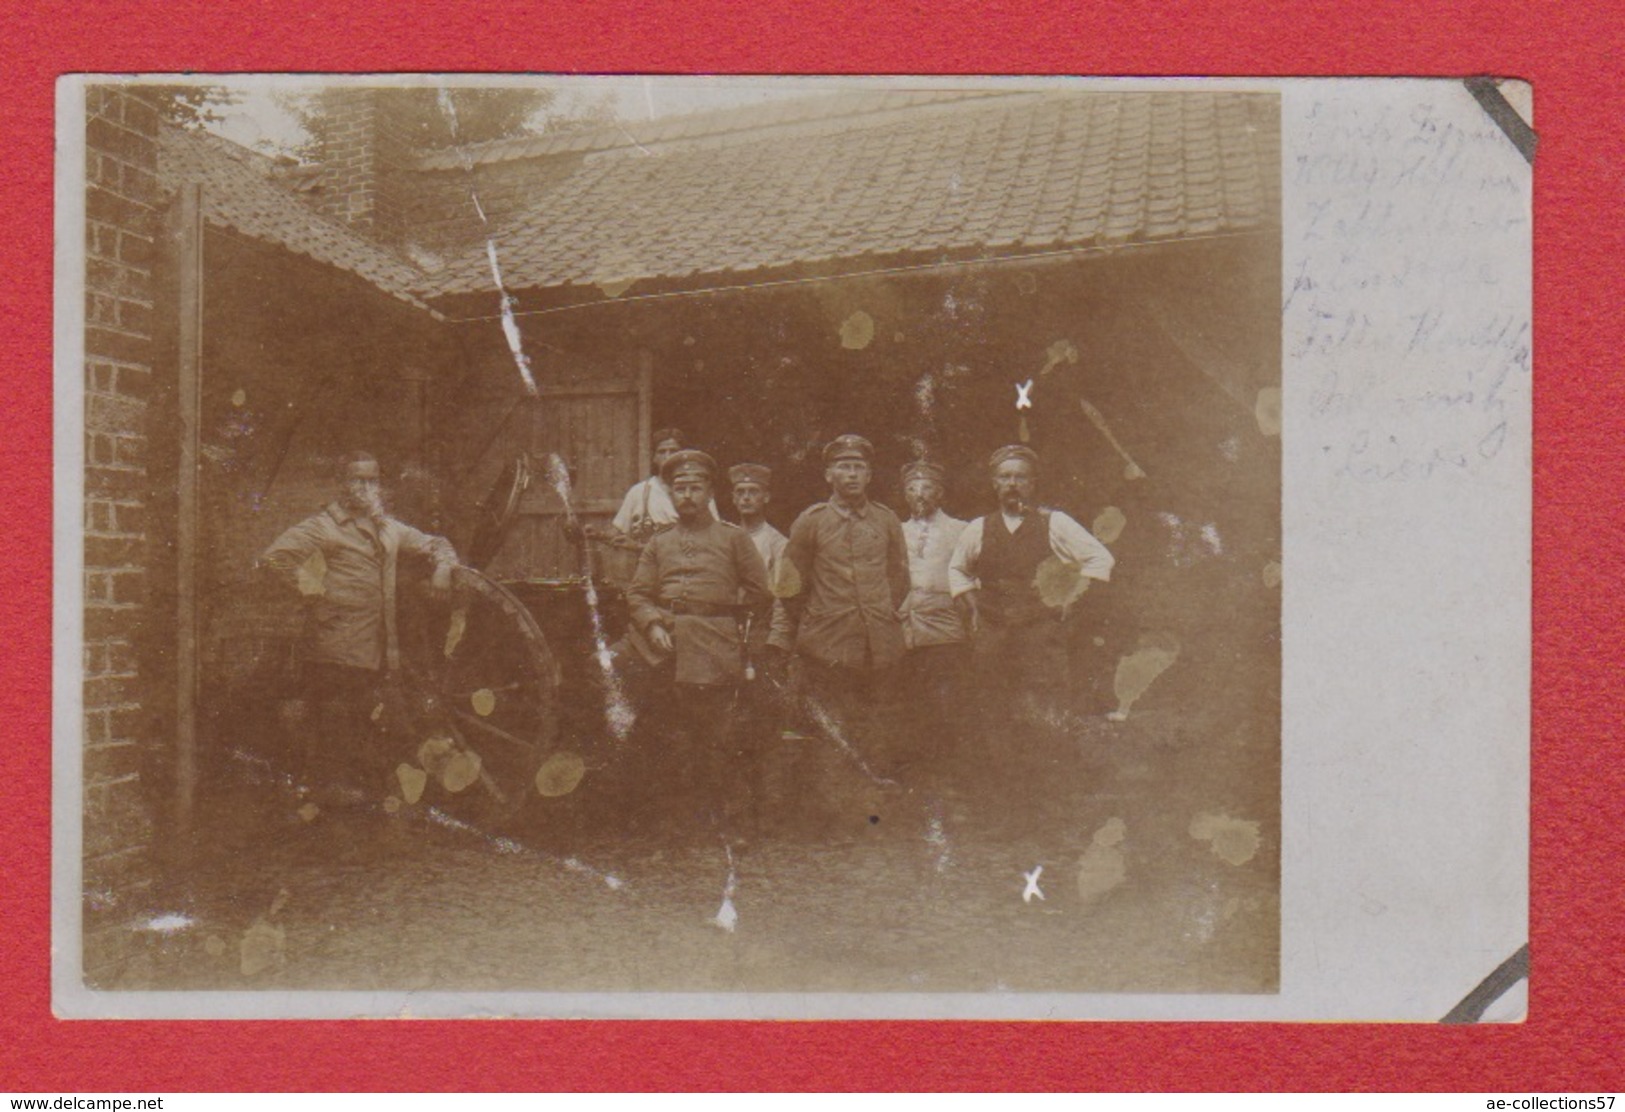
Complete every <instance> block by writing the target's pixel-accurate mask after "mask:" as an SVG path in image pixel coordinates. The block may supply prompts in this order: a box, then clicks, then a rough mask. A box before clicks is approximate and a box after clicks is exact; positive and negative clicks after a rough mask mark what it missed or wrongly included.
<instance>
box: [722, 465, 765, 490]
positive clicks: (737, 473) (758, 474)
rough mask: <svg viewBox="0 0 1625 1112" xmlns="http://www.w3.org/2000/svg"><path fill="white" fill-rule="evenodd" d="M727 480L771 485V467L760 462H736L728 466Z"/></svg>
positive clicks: (735, 482) (736, 482)
mask: <svg viewBox="0 0 1625 1112" xmlns="http://www.w3.org/2000/svg"><path fill="white" fill-rule="evenodd" d="M728 481H729V482H730V483H734V484H738V483H755V484H756V485H757V486H764V487H765V486H772V485H773V469H772V468H771V467H768V466H767V465H766V464H762V463H736V464H734V465H733V466H732V467H730V468H728Z"/></svg>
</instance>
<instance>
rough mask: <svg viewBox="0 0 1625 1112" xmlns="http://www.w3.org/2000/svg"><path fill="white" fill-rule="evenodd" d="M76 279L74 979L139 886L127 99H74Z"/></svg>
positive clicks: (138, 297)
mask: <svg viewBox="0 0 1625 1112" xmlns="http://www.w3.org/2000/svg"><path fill="white" fill-rule="evenodd" d="M87 96H88V103H87V108H88V118H87V122H86V130H85V138H86V156H85V157H86V166H85V174H86V181H87V192H86V198H85V203H86V217H87V225H86V229H85V237H86V254H87V262H86V271H85V318H86V330H85V391H86V394H85V577H84V589H85V644H84V654H85V655H84V666H85V681H84V703H85V749H84V762H85V763H84V778H85V779H84V785H85V811H84V870H85V885H84V893H85V924H84V925H85V935H84V937H85V972H86V977H87V980H89V981H91V982H94V981H96V980H97V978H98V977H99V976H101V975H102V974H104V973H105V972H106V971H107V970H108V969H110V968H115V967H116V963H117V962H118V960H119V958H120V957H121V950H122V948H123V946H122V940H123V939H125V938H127V936H128V931H127V930H126V929H124V924H123V920H124V917H125V914H127V909H128V908H130V907H131V906H133V905H134V904H135V903H136V902H137V900H138V899H139V896H140V894H141V892H142V890H144V889H146V888H148V887H150V885H151V877H152V873H151V846H152V838H153V821H152V805H151V803H152V801H151V798H150V794H149V791H148V790H147V789H148V788H149V787H150V785H145V784H143V783H142V779H143V769H144V768H145V767H146V766H147V765H148V764H149V763H150V756H151V753H152V747H153V745H154V744H155V740H156V739H154V738H152V737H143V736H142V734H143V733H144V732H145V731H144V729H143V724H144V721H145V720H144V716H143V711H142V706H141V699H142V694H141V687H140V685H141V683H142V682H143V677H142V674H141V673H142V669H141V667H140V665H139V663H138V657H139V655H140V649H139V646H140V642H141V639H142V637H143V629H144V626H145V624H146V621H147V591H148V582H147V580H148V576H149V566H150V559H149V553H150V549H149V544H148V540H149V536H150V531H149V529H150V523H149V521H148V513H149V510H150V506H149V502H150V495H149V490H150V484H149V479H148V474H147V447H148V438H147V419H148V416H147V410H148V405H149V400H150V398H151V395H152V387H153V366H154V329H153V303H154V282H153V263H154V256H155V254H156V236H157V234H158V229H159V220H158V211H157V206H158V203H159V194H158V183H157V179H156V177H155V170H156V164H157V134H158V113H157V111H156V109H155V108H154V107H153V105H152V104H151V103H150V102H148V101H147V100H145V99H143V98H142V94H141V93H140V92H139V91H131V90H128V89H121V88H118V87H115V86H99V87H92V88H90V89H89V90H88V94H87Z"/></svg>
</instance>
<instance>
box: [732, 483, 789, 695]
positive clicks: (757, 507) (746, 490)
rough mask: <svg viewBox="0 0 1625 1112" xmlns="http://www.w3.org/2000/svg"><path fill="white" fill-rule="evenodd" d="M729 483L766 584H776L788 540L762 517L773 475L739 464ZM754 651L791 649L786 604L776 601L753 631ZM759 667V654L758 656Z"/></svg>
mask: <svg viewBox="0 0 1625 1112" xmlns="http://www.w3.org/2000/svg"><path fill="white" fill-rule="evenodd" d="M728 481H729V482H730V483H732V484H733V504H734V509H735V510H737V511H738V512H739V524H740V526H741V527H742V528H743V529H744V530H745V532H746V534H747V535H749V537H750V540H751V543H752V544H754V545H755V546H756V552H757V554H758V555H760V556H761V558H762V565H763V566H764V567H765V568H767V581H768V583H770V584H771V583H774V582H776V581H777V576H778V568H779V561H780V560H781V559H782V558H783V557H784V548H785V545H787V544H789V543H790V541H789V538H787V537H786V536H785V535H784V534H783V533H781V532H779V531H778V530H777V529H775V528H773V526H772V525H770V524H768V521H767V518H766V517H764V516H763V515H764V514H765V512H766V510H767V504H768V503H769V502H771V501H772V500H773V471H772V469H771V468H769V467H766V466H764V465H763V464H760V463H737V464H735V465H734V466H732V467H730V468H728ZM753 634H754V637H753V647H755V648H757V649H758V650H760V649H762V648H766V647H767V646H769V645H771V646H772V647H773V648H775V649H782V650H784V651H786V652H788V651H789V649H790V640H789V637H790V629H789V621H788V619H787V618H786V617H785V615H784V604H783V603H780V602H777V601H775V602H774V603H773V614H772V618H771V620H770V621H769V622H768V624H767V627H766V628H763V629H759V630H753ZM757 657H758V660H757V662H758V663H760V662H761V661H760V659H759V657H760V653H759V652H758V654H757Z"/></svg>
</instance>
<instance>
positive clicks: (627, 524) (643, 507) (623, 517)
mask: <svg viewBox="0 0 1625 1112" xmlns="http://www.w3.org/2000/svg"><path fill="white" fill-rule="evenodd" d="M711 516H712V517H716V518H718V520H720V516H719V515H718V514H717V500H716V499H715V498H713V499H711ZM646 521H647V522H649V523H650V524H653V525H675V524H677V507H676V506H674V505H672V501H671V492H670V491H669V490H667V489H666V484H665V483H663V482H661V481H660V476H659V475H650V476H649V477H648V478H647V479H644V480H643V481H642V482H637V483H633V484H632V489H630V490H628V491H627V492H626V497H625V498H623V499H621V508H620V509H619V510H617V511H616V513H615V521H614V523H613V524H614V526H615V528H617V529H619V530H620V531H621V532H623V533H632V532H635V531H636V530H637V528H638V526H639V525H641V524H643V523H644V522H646Z"/></svg>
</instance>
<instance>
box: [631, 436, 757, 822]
mask: <svg viewBox="0 0 1625 1112" xmlns="http://www.w3.org/2000/svg"><path fill="white" fill-rule="evenodd" d="M716 472H717V465H716V461H714V460H713V459H712V458H711V457H710V456H708V455H706V454H705V453H704V452H697V451H692V450H684V451H679V452H675V453H673V454H672V455H670V456H668V457H667V458H666V460H665V462H664V463H663V464H662V466H661V478H662V479H664V480H665V482H666V483H667V484H668V485H669V487H670V489H671V494H672V502H673V505H674V507H675V510H676V514H677V523H676V525H675V526H674V527H673V528H671V529H669V530H667V531H665V532H662V533H660V534H658V535H656V536H655V537H654V538H653V539H651V540H650V541H649V543H648V545H646V546H645V547H644V549H643V553H642V555H641V556H640V557H639V558H638V567H637V571H636V572H635V573H634V574H633V577H632V584H631V586H630V587H628V588H627V592H626V599H627V604H628V607H629V609H630V616H631V622H632V633H631V636H632V640H633V644H634V645H635V646H636V648H637V650H638V652H639V654H640V655H641V656H642V658H643V659H644V661H645V662H646V663H648V664H650V665H652V666H654V667H655V669H656V670H657V672H658V674H659V675H660V678H661V680H662V681H663V687H664V689H665V694H667V695H668V697H669V700H670V704H669V705H670V719H671V721H670V725H671V726H673V727H674V729H673V730H671V731H670V736H671V738H672V741H673V745H672V748H671V751H670V752H669V753H668V754H667V761H666V762H664V763H665V764H666V765H667V768H668V770H669V772H670V775H671V778H672V779H673V780H675V781H676V782H677V783H678V785H679V790H680V791H681V790H683V789H687V791H684V794H685V795H688V794H691V793H692V791H693V789H694V788H695V787H698V788H700V789H701V790H702V791H703V792H704V793H705V796H706V800H705V802H706V803H707V805H708V809H709V811H710V813H711V817H712V820H713V821H718V822H723V823H725V824H726V823H728V822H729V820H730V815H732V816H735V817H737V815H738V814H739V813H740V812H741V811H742V810H743V809H744V805H745V800H743V799H741V795H742V794H748V787H745V784H746V783H747V781H746V779H745V774H746V773H747V772H748V770H747V769H745V768H742V767H741V756H740V754H739V752H738V745H739V739H738V737H737V732H736V731H735V730H734V729H733V717H734V709H735V702H736V698H737V693H738V687H739V684H740V682H741V680H742V679H743V675H744V664H745V651H746V650H745V644H744V639H743V638H742V636H741V632H742V627H743V626H744V625H745V624H746V620H745V615H749V616H750V618H751V619H754V620H757V621H760V620H764V619H765V618H766V615H767V612H768V608H769V603H770V602H771V601H772V596H771V594H770V593H769V591H768V584H767V569H766V568H765V567H764V566H763V564H762V558H761V556H760V555H758V554H757V551H756V546H755V545H754V544H752V543H751V540H750V537H749V536H748V535H747V534H746V532H745V531H744V530H743V529H741V528H739V527H738V526H736V525H730V524H728V523H727V522H724V521H718V520H717V519H716V518H715V517H714V516H713V515H712V514H711V511H710V509H709V507H710V506H711V505H712V504H713V500H712V496H711V490H712V484H713V482H714V481H715V477H716Z"/></svg>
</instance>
